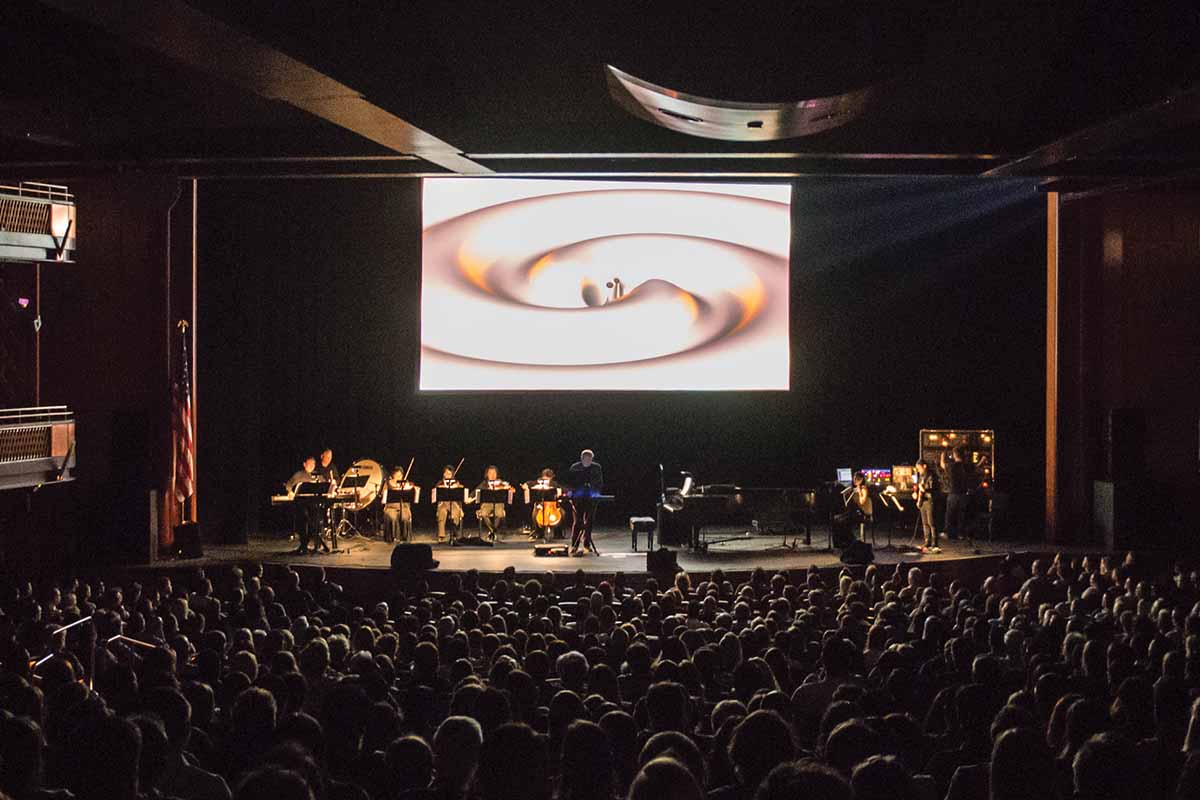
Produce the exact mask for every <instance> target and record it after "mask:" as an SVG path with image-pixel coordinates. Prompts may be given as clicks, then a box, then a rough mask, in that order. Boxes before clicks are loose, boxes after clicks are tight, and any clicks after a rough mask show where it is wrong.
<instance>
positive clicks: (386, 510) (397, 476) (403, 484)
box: [383, 467, 421, 544]
mask: <svg viewBox="0 0 1200 800" xmlns="http://www.w3.org/2000/svg"><path fill="white" fill-rule="evenodd" d="M389 490H391V491H392V492H393V493H392V496H391V497H389V496H388V492H389ZM409 490H412V492H413V503H416V502H419V501H420V499H421V487H420V486H417V485H416V484H414V483H413V482H412V481H410V480H408V478H407V477H405V475H404V468H403V467H395V468H394V469H393V470H392V474H391V476H390V477H389V478H388V479H387V480H386V481H384V483H383V540H384V541H385V542H388V543H389V544H390V543H392V542H394V541H396V539H400V541H402V542H411V541H412V504H411V503H408V502H405V501H404V500H402V499H400V495H398V494H395V492H400V491H409Z"/></svg>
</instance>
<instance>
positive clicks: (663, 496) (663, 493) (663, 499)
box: [654, 463, 667, 547]
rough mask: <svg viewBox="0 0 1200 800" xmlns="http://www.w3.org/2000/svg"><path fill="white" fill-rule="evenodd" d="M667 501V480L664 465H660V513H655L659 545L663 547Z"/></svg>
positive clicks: (655, 528)
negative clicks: (663, 513) (663, 517)
mask: <svg viewBox="0 0 1200 800" xmlns="http://www.w3.org/2000/svg"><path fill="white" fill-rule="evenodd" d="M666 503H667V480H666V478H665V477H663V465H662V464H661V463H660V464H659V465H658V513H656V514H655V515H654V532H655V533H657V534H658V545H659V547H662V512H663V506H664V505H666Z"/></svg>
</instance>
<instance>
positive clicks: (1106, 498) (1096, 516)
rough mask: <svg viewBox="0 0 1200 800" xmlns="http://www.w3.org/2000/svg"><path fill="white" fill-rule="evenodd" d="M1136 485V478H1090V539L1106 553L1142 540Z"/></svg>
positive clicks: (1139, 484) (1138, 483)
mask: <svg viewBox="0 0 1200 800" xmlns="http://www.w3.org/2000/svg"><path fill="white" fill-rule="evenodd" d="M1140 487H1141V483H1140V482H1121V483H1115V482H1113V481H1092V532H1093V534H1094V536H1093V539H1094V540H1096V541H1102V542H1104V549H1105V550H1107V551H1109V552H1110V553H1113V552H1118V551H1121V550H1129V549H1132V548H1133V547H1135V546H1136V545H1137V544H1138V543H1141V544H1143V545H1145V544H1146V541H1145V540H1144V537H1143V536H1141V535H1140V534H1141V529H1140V525H1139V520H1138V509H1139V508H1141V507H1142V506H1143V498H1142V497H1140V496H1139V495H1140V494H1141V492H1140Z"/></svg>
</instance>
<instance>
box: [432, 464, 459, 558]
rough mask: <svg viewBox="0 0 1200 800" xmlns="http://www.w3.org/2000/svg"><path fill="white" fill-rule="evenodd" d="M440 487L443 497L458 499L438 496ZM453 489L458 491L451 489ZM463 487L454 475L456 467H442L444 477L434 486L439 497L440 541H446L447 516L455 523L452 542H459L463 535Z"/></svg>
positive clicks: (438, 535)
mask: <svg viewBox="0 0 1200 800" xmlns="http://www.w3.org/2000/svg"><path fill="white" fill-rule="evenodd" d="M438 489H442V490H443V495H442V496H443V497H448V498H457V499H449V500H446V499H442V498H438V497H437V490H438ZM451 489H453V490H457V491H449V490H451ZM462 489H463V485H462V484H461V483H459V482H458V479H457V478H455V477H454V467H452V466H450V465H449V464H447V465H446V466H445V467H443V468H442V479H441V480H440V481H438V482H437V485H436V486H434V487H433V492H434V497H435V498H436V499H437V540H438V541H439V542H444V541H446V517H450V522H451V523H453V525H454V527H453V528H452V529H451V536H450V542H451V544H453V543H455V542H457V541H458V537H459V536H461V535H462V520H463V504H462V496H463V495H462Z"/></svg>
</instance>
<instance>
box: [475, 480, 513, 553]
mask: <svg viewBox="0 0 1200 800" xmlns="http://www.w3.org/2000/svg"><path fill="white" fill-rule="evenodd" d="M510 491H512V490H511V489H508V488H503V489H479V490H478V491H476V492H475V500H476V501H477V502H479V504H480V505H481V506H482V504H483V503H501V504H503V505H504V506H506V509H505V510H506V511H507V506H508V493H509V492H510ZM502 524H503V522H501V523H499V524H498V525H497V526H496V529H497V531H499V529H500V525H502ZM479 535H480V537H482V536H483V517H479ZM492 541H493V542H494V541H495V538H494V535H493V540H492Z"/></svg>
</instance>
